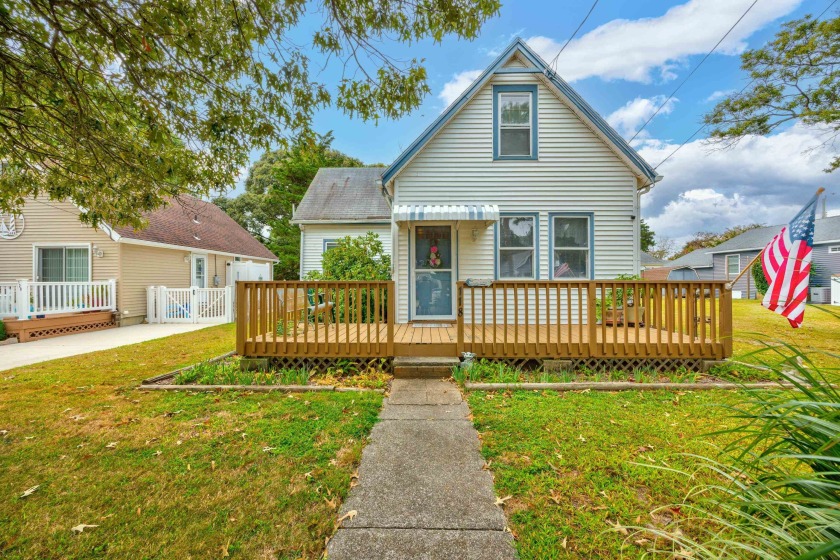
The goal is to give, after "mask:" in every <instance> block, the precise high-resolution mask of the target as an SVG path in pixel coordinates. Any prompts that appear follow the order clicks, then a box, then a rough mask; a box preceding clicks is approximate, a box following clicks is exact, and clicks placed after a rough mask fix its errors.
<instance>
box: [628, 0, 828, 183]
mask: <svg viewBox="0 0 840 560" xmlns="http://www.w3.org/2000/svg"><path fill="white" fill-rule="evenodd" d="M836 3H837V0H832V1H831V2H830V3H829V4H828V6H826V8H825V9H824V10H823V11H822V12H820V15H818V16H817V17H816V19H817V20H820V19H822V17H823V16H824V15H825V13H826V12H827V11H828V10H830V9H831V7H832V6H834V4H836ZM753 4H755V3H754V2H753ZM750 8H752V6H750ZM742 17H743V16H742ZM754 83H755V79H753V80H750V82H749V83H748V84H747V85H745V86H744V87H743V88H741V91H739V92H738V93H737V95H736V97H737V96H740V95H741V94H742V93H744V92H745V91H746V90H747V88H748V87H750V86H751V85H753V84H754ZM707 126H709V125H708V124H706V123H703V124H702V125H701V126H700V128H698V129H697V130H695V131H694V132H693V133H692V134H691V136H689V137H688V138H686V139H685V140H683V143H682V144H680V145H679V146H677V147H676V148H675V149H674V151H672V152H671V153H670V154H668V155H667V156H666V157H665V159H663V160H662V161H660V162H659V163H658V164H656V167H654V168H653V169H654V171H655V170H657V169H659V166H660V165H662V164H663V163H665V162H666V161H668V160H669V159H671V157H672V156H673V155H674V154H676V153H677V152H679V151H680V150H681V149H682V147H683V146H685V145H686V144H688V143H689V142H691V141H692V140H693V139H694V137H695V136H697V135H698V134H700V131H701V130H703V129H704V128H706V127H707ZM637 134H638V133H637ZM633 138H635V136H634V137H633Z"/></svg>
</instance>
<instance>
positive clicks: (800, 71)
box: [705, 16, 840, 172]
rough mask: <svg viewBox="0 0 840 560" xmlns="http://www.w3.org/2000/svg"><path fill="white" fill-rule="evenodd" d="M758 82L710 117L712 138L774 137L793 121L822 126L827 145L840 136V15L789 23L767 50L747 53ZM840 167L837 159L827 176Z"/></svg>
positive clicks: (744, 60)
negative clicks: (751, 135)
mask: <svg viewBox="0 0 840 560" xmlns="http://www.w3.org/2000/svg"><path fill="white" fill-rule="evenodd" d="M741 67H742V68H743V69H744V70H746V71H747V73H748V74H749V76H750V78H751V79H752V81H751V82H750V83H749V84H748V86H747V87H746V88H745V89H744V90H743V91H742V92H739V93H737V94H734V95H732V96H730V97H728V98H726V99H724V100H723V101H721V102H720V103H718V105H717V106H715V108H714V109H713V110H712V111H711V112H710V113H709V114H708V115H706V117H705V121H706V123H707V124H710V125H712V126H713V129H712V132H711V136H712V138H713V139H717V140H718V141H719V142H722V143H723V144H724V145H731V144H733V143H734V142H737V141H738V140H740V139H741V138H744V137H745V136H747V135H750V134H759V135H764V134H770V133H771V132H773V131H774V130H776V129H777V128H779V127H780V126H782V125H784V124H786V123H790V122H793V121H800V122H802V123H805V124H807V125H812V126H815V127H818V129H820V131H821V144H819V145H815V146H814V147H818V146H820V145H822V146H835V144H836V143H835V141H836V139H837V137H838V135H840V17H834V18H832V19H827V20H823V21H820V20H817V19H815V18H813V17H811V16H805V17H804V18H802V19H798V20H795V21H791V22H789V23H786V24H785V25H784V26H783V28H782V30H781V31H780V32H779V33H778V34H777V35H776V37H775V39H774V40H773V41H771V42H770V43H768V44H767V45H766V46H765V47H763V48H761V49H756V50H749V51H746V52H745V53H744V54H742V55H741ZM838 167H840V155H836V156H835V157H834V159H832V161H831V163H830V164H829V166H828V168H827V169H826V172H831V171H834V170H835V169H837V168H838Z"/></svg>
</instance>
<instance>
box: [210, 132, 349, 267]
mask: <svg viewBox="0 0 840 560" xmlns="http://www.w3.org/2000/svg"><path fill="white" fill-rule="evenodd" d="M332 140H333V138H332V134H331V133H330V134H326V135H324V136H316V137H315V139H314V140H313V139H308V138H306V139H300V140H298V141H296V142H294V143H293V144H292V145H290V146H289V147H288V148H285V149H280V150H275V151H272V152H266V153H264V154H263V155H262V157H260V159H259V160H257V162H256V163H254V165H253V166H252V167H251V168H250V170H249V171H248V177H247V179H246V180H245V192H244V193H242V194H240V195H239V196H236V197H233V198H229V197H219V198H217V199H216V200H214V202H215V203H216V204H218V205H219V206H220V207H221V208H222V209H223V210H224V211H225V212H227V214H228V215H229V216H230V217H232V218H233V219H234V220H236V221H237V222H238V223H239V224H240V225H242V227H244V228H245V229H247V230H248V231H249V232H251V235H253V236H255V237H257V238H258V239H260V240H262V241H263V243H265V245H266V246H267V247H268V248H269V249H271V251H272V252H274V254H275V255H277V257H278V258H279V259H280V262H279V263H278V264H277V265H276V266H275V270H274V276H275V278H278V279H285V280H292V279H296V278H298V273H299V264H300V260H299V259H300V229H299V228H298V227H297V226H295V225H292V224H291V222H290V220H291V218H292V208H293V207H294V206H295V205H297V204H299V203H300V201H301V199H302V198H303V195H304V194H306V189H307V188H308V187H309V183H311V182H312V179H313V178H314V177H315V173H317V172H318V169H319V168H321V167H362V166H363V164H362V162H361V161H360V160H358V159H356V158H353V157H350V156H348V155H346V154H343V153H341V152H339V151H337V150H334V149H332V148H331V147H330V145H331V143H332Z"/></svg>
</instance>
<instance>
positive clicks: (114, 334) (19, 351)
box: [0, 323, 214, 371]
mask: <svg viewBox="0 0 840 560" xmlns="http://www.w3.org/2000/svg"><path fill="white" fill-rule="evenodd" d="M212 326H214V325H213V324H207V323H202V324H198V325H193V324H155V325H132V326H130V327H119V328H115V329H107V330H104V331H91V332H86V333H79V334H70V335H67V336H57V337H55V338H45V339H44V340H35V341H33V342H23V343H19V344H9V345H6V346H0V371H4V370H9V369H13V368H16V367H21V366H28V365H32V364H37V363H40V362H46V361H48V360H55V359H58V358H67V357H69V356H78V355H80V354H87V353H88V352H96V351H99V350H110V349H111V348H117V347H119V346H125V345H127V344H136V343H138V342H145V341H147V340H154V339H156V338H163V337H165V336H171V335H173V334H181V333H186V332H192V331H197V330H199V329H205V328H207V327H212Z"/></svg>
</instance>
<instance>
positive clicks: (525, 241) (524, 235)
mask: <svg viewBox="0 0 840 560" xmlns="http://www.w3.org/2000/svg"><path fill="white" fill-rule="evenodd" d="M536 230H537V228H536V216H503V217H502V218H501V219H500V220H499V238H498V243H499V247H498V250H499V278H500V279H505V278H508V279H511V278H536V268H537V267H536V244H537V231H536Z"/></svg>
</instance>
